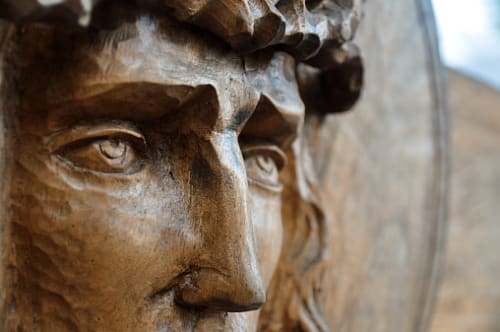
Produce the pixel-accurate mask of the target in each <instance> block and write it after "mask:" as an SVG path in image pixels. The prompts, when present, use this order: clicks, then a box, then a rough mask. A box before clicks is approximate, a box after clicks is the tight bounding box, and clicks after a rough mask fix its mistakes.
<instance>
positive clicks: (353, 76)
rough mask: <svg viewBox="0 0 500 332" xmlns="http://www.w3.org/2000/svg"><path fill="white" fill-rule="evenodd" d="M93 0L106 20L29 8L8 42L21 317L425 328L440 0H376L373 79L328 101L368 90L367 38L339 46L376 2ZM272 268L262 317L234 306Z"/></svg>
mask: <svg viewBox="0 0 500 332" xmlns="http://www.w3.org/2000/svg"><path fill="white" fill-rule="evenodd" d="M28 2H29V1H28ZM31 3H32V4H34V3H35V2H33V1H31ZM65 3H67V4H69V3H75V4H77V3H79V2H78V1H77V2H74V1H66V2H65ZM93 3H94V4H98V3H99V5H98V6H97V7H96V8H98V9H96V12H94V14H93V15H94V16H93V18H92V21H91V22H90V24H91V26H92V27H93V28H94V29H97V30H98V31H97V33H95V31H93V30H84V29H82V28H78V29H75V30H71V29H70V30H65V28H63V29H61V26H60V25H58V26H52V27H48V26H43V25H38V24H35V25H33V24H28V25H26V26H23V27H22V28H20V26H19V25H18V26H17V27H12V31H13V34H14V35H13V38H12V39H11V40H10V41H9V45H8V47H6V48H5V49H6V50H7V51H6V53H5V59H6V61H8V62H9V66H10V67H9V68H10V69H9V70H5V72H4V73H6V74H8V75H7V76H6V77H8V79H9V80H10V81H9V84H8V85H7V84H5V86H6V87H7V89H6V90H5V91H7V92H8V93H9V94H8V95H4V96H3V98H1V100H2V102H3V103H4V105H2V110H3V111H4V110H5V111H4V112H5V115H7V116H8V118H9V119H7V125H6V129H7V131H8V133H7V134H6V137H13V138H14V139H13V142H10V141H8V142H7V143H9V144H12V145H10V146H8V149H9V153H5V155H7V156H8V157H9V158H10V161H9V162H8V163H7V165H8V167H9V172H10V173H9V176H6V177H5V178H6V179H7V181H6V182H7V186H6V189H5V190H4V191H5V192H6V196H7V203H6V205H7V206H8V207H9V216H8V217H7V218H6V219H7V220H8V222H7V223H6V225H7V226H9V225H10V227H11V228H12V229H11V230H10V229H9V230H8V232H7V233H8V234H12V238H11V239H8V241H11V242H10V244H9V248H14V250H13V251H12V252H9V255H8V258H9V268H10V269H9V276H8V278H6V279H8V281H9V285H10V291H11V294H10V296H9V297H8V301H7V303H8V304H7V305H8V306H9V307H8V308H4V311H5V313H6V314H5V316H4V318H3V319H4V321H5V322H4V323H6V325H4V326H8V328H7V330H9V331H10V330H13V331H14V330H23V329H24V330H27V331H34V330H41V331H51V332H52V331H66V330H71V329H73V330H82V331H86V330H95V331H120V332H121V331H137V330H145V331H164V330H168V331H203V332H204V331H252V330H255V329H256V328H257V329H258V330H261V331H270V332H272V331H312V332H318V331H320V332H323V331H335V332H337V331H341V332H348V331H353V332H365V331H367V332H368V331H369V332H423V331H425V330H426V327H427V322H428V318H429V313H430V312H431V309H432V307H433V299H434V293H435V292H434V290H435V285H436V280H437V276H438V274H439V273H438V272H439V268H438V267H439V262H440V260H439V257H440V253H441V244H442V243H443V241H442V240H443V234H444V220H445V219H444V211H445V208H444V207H445V206H444V205H445V204H444V201H445V196H446V190H445V189H444V188H445V184H446V176H445V173H446V148H447V147H446V145H445V143H446V135H447V130H446V124H447V120H446V118H445V117H444V108H443V103H442V100H443V95H442V94H441V92H442V91H441V85H440V76H439V75H440V74H439V63H438V61H437V58H436V54H435V51H436V48H435V46H436V44H435V39H434V38H435V35H434V31H433V28H432V25H429V22H430V20H431V19H432V17H431V16H430V14H429V12H428V10H429V1H428V0H402V1H397V2H390V3H389V2H386V1H383V0H371V1H369V2H367V3H366V11H365V13H366V21H365V22H364V23H363V26H362V28H361V31H360V35H359V37H358V38H357V43H358V45H359V46H360V49H361V50H362V52H363V54H364V59H365V60H364V61H365V62H364V63H365V67H366V73H365V77H366V80H365V81H366V85H365V91H364V95H363V98H362V100H361V102H360V103H359V104H358V105H357V106H356V107H355V109H354V110H353V111H352V112H350V113H348V114H346V115H335V116H334V115H331V116H327V118H324V116H325V114H326V113H328V112H329V111H330V112H336V111H345V110H347V109H348V108H349V107H350V106H351V104H352V102H353V101H354V100H355V99H356V98H357V96H358V92H359V88H360V84H359V83H360V73H361V69H360V65H361V62H360V61H359V58H358V57H357V55H358V51H359V50H358V48H357V47H355V46H354V45H352V44H349V43H346V44H345V45H343V47H342V48H338V49H335V48H336V47H337V46H338V45H339V43H343V42H345V41H348V40H349V39H350V37H351V36H352V33H353V30H354V28H355V26H356V25H357V23H358V20H359V18H360V17H359V16H358V15H359V11H358V10H357V8H358V7H359V5H360V4H361V1H345V0H334V1H300V0H296V1H257V0H255V1H245V0H239V1H236V0H235V1H228V2H221V1H205V2H198V1H192V2H189V4H192V5H193V6H185V5H186V3H187V2H184V1H171V2H163V1H145V2H142V1H139V2H138V3H147V4H154V3H156V4H157V5H160V7H155V8H163V7H162V5H165V4H168V6H166V7H165V8H166V9H173V10H174V12H169V13H170V14H168V15H166V16H165V17H164V15H163V14H164V12H155V13H154V14H152V12H148V11H151V10H152V8H151V7H150V6H149V5H148V6H147V7H144V8H137V7H134V6H132V7H129V6H128V5H127V4H129V2H117V1H115V2H114V1H102V2H100V1H93ZM2 4H3V5H4V6H8V7H4V8H8V10H9V12H8V13H7V15H6V17H7V18H8V19H11V20H12V21H15V22H17V24H21V23H20V22H24V23H26V22H30V21H32V20H36V21H39V20H41V21H44V22H50V21H51V20H53V19H54V18H55V16H51V15H48V16H46V14H47V12H45V11H42V12H39V10H40V9H42V7H36V6H35V7H33V8H32V9H33V10H34V12H31V11H30V10H27V11H25V10H20V9H23V8H25V9H29V7H23V6H20V7H19V8H18V7H17V6H16V4H19V3H17V2H13V1H7V0H0V5H2ZM194 4H196V5H197V6H194ZM247 4H248V6H247ZM263 4H265V5H266V6H264V7H262V8H261V7H259V6H260V5H263ZM101 5H102V6H101ZM108 5H109V6H108ZM114 5H116V6H117V7H116V8H118V9H120V10H123V12H121V11H115V10H114V9H115V7H113V6H114ZM214 6H215V7H214ZM0 8H1V7H0ZM64 8H65V7H62V8H59V9H61V10H63V11H61V12H58V14H57V13H52V14H54V15H56V14H57V15H62V16H61V17H59V19H62V21H60V22H59V23H64V22H65V24H68V21H67V20H68V19H69V21H70V23H71V22H73V23H75V22H74V21H75V18H76V16H74V15H69V16H68V12H67V11H64ZM70 8H73V7H70ZM165 8H163V9H165ZM359 8H361V7H359ZM139 9H141V10H143V9H144V10H146V12H147V13H148V15H146V16H142V15H141V14H140V13H142V11H141V10H139ZM195 9H196V10H195ZM244 9H245V10H246V9H248V10H250V9H251V10H250V12H249V13H246V12H245V10H244ZM5 12H7V11H4V12H3V14H2V15H5ZM9 13H10V14H9ZM37 13H38V14H40V16H39V15H38V14H37ZM69 13H71V12H69ZM110 13H112V14H113V15H110V16H106V15H109V14H110ZM162 13H163V14H162ZM172 13H174V14H175V15H174V16H175V18H172V17H170V16H169V15H171V14H172ZM219 13H220V15H218V14H219ZM313 13H314V14H315V15H313V16H314V17H313V16H311V15H312V14H313ZM247 14H249V15H247ZM250 14H251V15H250ZM316 14H317V15H319V16H316ZM57 15H56V16H57ZM253 15H256V16H255V17H254V16H253ZM325 15H326V16H325ZM115 16H116V17H115ZM157 16H158V17H157ZM323 16H325V17H324V19H325V20H326V21H317V19H320V18H321V17H323ZM113 17H114V19H115V20H116V22H114V21H113V19H112V18H113ZM306 17H307V18H309V19H312V18H315V22H317V23H318V25H314V24H309V25H302V24H301V23H302V22H303V19H305V18H306ZM221 18H223V19H224V20H221ZM273 18H274V19H273ZM276 18H277V19H278V20H276ZM179 20H180V21H183V22H185V23H187V24H191V25H195V26H196V28H193V27H188V26H187V25H184V24H178V21H179ZM92 22H93V23H92ZM221 22H222V24H221ZM242 22H243V23H244V24H242V25H240V23H242ZM266 22H268V23H266ZM273 22H275V23H276V24H277V25H276V26H275V27H274V30H273V29H270V30H269V29H268V27H272V24H271V23H273ZM308 22H309V21H308ZM113 23H115V25H113ZM226 23H227V24H226ZM285 23H286V24H285ZM5 24H6V23H4V25H5ZM9 24H12V23H9ZM92 24H93V25H92ZM260 24H263V25H262V26H260ZM269 24H271V25H269ZM283 24H285V25H286V29H285V30H283V29H284V28H285V26H284V25H283ZM296 27H299V28H301V27H302V28H307V29H311V30H305V31H302V30H301V31H295V30H294V28H296ZM198 28H202V29H206V30H209V31H210V32H212V33H213V34H215V35H216V36H218V37H219V38H220V39H223V40H224V41H226V42H227V43H228V44H229V45H231V46H232V47H233V49H229V48H227V47H224V46H223V45H222V44H221V43H219V41H217V40H215V38H212V37H210V36H209V35H208V34H204V33H200V32H199V30H198ZM227 28H230V29H227ZM232 28H238V29H239V28H243V30H242V31H239V30H237V31H235V30H234V29H232ZM247 28H248V29H247ZM271 32H274V33H275V34H273V33H271ZM289 32H292V34H291V35H289V34H288V33H289ZM268 33H271V34H270V35H268ZM233 37H234V38H233ZM268 38H270V39H268ZM297 38H298V39H297ZM318 38H319V39H318ZM323 39H325V40H323ZM326 40H328V41H329V42H326ZM323 42H324V43H323ZM272 45H274V46H279V47H281V48H282V49H284V50H285V51H287V52H288V53H289V54H287V53H282V52H279V51H278V52H274V51H276V49H275V48H270V49H267V51H268V52H271V53H269V54H268V53H266V52H265V51H264V52H261V53H252V54H250V55H247V56H245V57H244V58H243V57H242V56H241V52H244V53H245V52H249V51H254V50H257V49H265V48H267V47H270V46H272ZM344 46H345V47H344ZM319 47H323V48H322V49H321V51H320V53H319V54H318V56H317V57H314V58H310V59H308V60H307V65H309V66H313V67H315V68H312V67H307V66H306V65H303V64H301V66H302V65H303V66H302V67H300V68H299V70H298V71H297V72H295V70H294V69H296V68H295V63H296V62H295V61H302V60H303V59H305V58H306V57H307V56H309V55H312V54H315V51H316V50H318V48H319ZM331 47H333V49H331ZM68 50H71V52H69V51H68ZM2 58H3V57H2ZM342 68H346V69H345V70H342ZM295 73H297V74H298V75H297V76H295ZM10 83H12V84H10ZM14 83H15V84H14ZM337 84H339V85H337ZM316 89H317V90H316ZM315 90H316V91H315ZM299 91H300V92H301V93H302V95H299ZM2 92H4V90H3V89H2ZM329 94H331V95H336V96H337V95H338V96H339V99H344V98H345V100H341V101H340V102H339V105H335V102H336V100H335V98H331V95H329ZM316 96H319V97H321V99H320V100H328V101H329V102H332V103H331V104H328V106H330V110H328V109H326V108H325V107H324V106H325V105H322V107H321V108H320V109H316V108H315V107H317V106H318V105H315V104H314V101H315V100H314V98H313V97H316ZM300 97H302V98H303V100H304V104H303V103H302V101H301V100H300ZM309 97H311V98H309ZM316 102H317V100H316ZM145 105H147V106H145ZM304 105H305V107H303V106H304ZM116 110H119V112H113V111H116ZM314 111H317V112H316V113H315V112H314ZM115 113H116V114H115ZM146 113H147V114H148V115H149V118H148V119H144V117H145V116H146ZM302 119H305V126H304V128H302V126H301V125H302V123H303V122H302V121H301V120H302ZM9 121H12V122H9ZM13 123H15V126H14V125H13ZM240 127H241V128H240ZM295 134H297V136H298V140H297V141H296V142H295V143H293V145H292V146H289V145H288V143H290V142H291V138H292V137H293V136H295ZM238 135H239V137H238ZM58 138H60V139H58ZM264 143H265V144H264ZM281 149H283V151H281ZM285 153H286V154H287V155H288V159H289V163H288V164H287V166H285V167H284V169H283V172H282V175H281V176H280V178H281V182H282V184H283V186H284V191H283V195H282V197H283V198H282V199H280V195H279V188H281V184H280V178H279V177H278V170H279V169H280V168H281V167H283V165H284V164H285V162H284V161H285V159H286V158H285V156H284V154H285ZM9 154H12V155H9ZM117 160H118V161H120V160H121V162H119V163H118V162H117ZM110 174H111V175H110ZM131 188H133V190H132V189H131ZM61 202H64V203H65V204H62V203H61ZM281 203H282V205H283V209H282V208H281ZM26 207H29V208H26ZM281 217H282V218H281ZM138 220H139V221H140V222H137V221H138ZM54 230H56V231H54ZM253 236H254V237H255V239H254V238H252V237H253ZM68 239H71V241H69V240H68ZM254 240H255V241H254ZM281 240H283V241H281ZM254 242H255V245H254ZM282 243H283V245H282ZM326 249H328V250H326ZM75 253H77V254H78V259H74V257H77V256H75V255H76V254H75ZM124 257H126V259H124ZM325 258H326V260H325ZM59 271H61V272H59ZM264 288H267V295H268V296H267V301H266V303H265V305H264V306H263V309H262V311H261V313H260V319H259V320H257V318H258V317H257V315H258V313H257V312H250V313H233V312H234V311H250V310H253V309H257V308H259V307H260V306H261V305H262V304H263V302H264V296H263V295H264ZM203 309H208V310H203ZM257 324H258V325H257Z"/></svg>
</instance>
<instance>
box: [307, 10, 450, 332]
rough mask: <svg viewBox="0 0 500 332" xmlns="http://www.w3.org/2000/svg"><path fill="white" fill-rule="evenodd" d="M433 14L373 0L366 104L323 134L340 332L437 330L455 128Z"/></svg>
mask: <svg viewBox="0 0 500 332" xmlns="http://www.w3.org/2000/svg"><path fill="white" fill-rule="evenodd" d="M427 5H428V3H426V2H420V3H419V2H418V1H414V0H398V1H384V0H371V1H368V2H367V3H366V7H365V12H366V16H365V17H364V19H363V22H362V24H361V26H360V30H359V31H358V37H357V38H356V42H357V43H358V45H359V46H360V48H361V49H362V50H363V58H364V64H365V70H366V71H365V86H364V91H363V95H362V98H361V101H360V103H359V104H358V105H357V106H356V107H355V108H354V109H353V110H352V112H350V113H346V114H345V115H335V116H329V117H328V118H327V119H326V120H325V122H324V123H322V124H316V125H313V128H314V130H312V132H314V134H311V138H312V139H311V140H312V141H314V142H316V147H315V149H313V151H316V153H315V158H316V159H315V160H316V161H317V162H318V165H319V174H320V179H319V183H320V184H321V188H322V193H323V196H324V197H323V199H324V205H325V211H326V215H327V219H328V221H329V226H330V230H329V231H330V253H329V254H330V263H329V264H328V274H327V275H328V276H327V278H326V279H327V280H329V281H328V285H329V287H328V288H327V289H325V291H326V294H328V296H327V300H326V302H327V306H326V313H325V316H326V317H328V318H329V323H330V326H331V330H332V331H336V332H420V331H425V330H426V329H427V327H428V321H429V316H430V315H429V313H430V312H431V311H432V307H433V295H432V293H433V292H434V289H435V284H436V281H437V279H438V275H439V271H438V270H439V269H436V268H435V267H436V266H439V264H440V255H441V253H442V247H441V246H442V243H443V235H444V228H445V222H444V213H445V204H444V203H443V200H442V199H443V198H444V197H445V196H446V193H445V190H444V189H443V188H444V187H445V183H446V176H443V174H444V173H446V167H447V166H446V164H447V163H446V137H447V129H446V127H447V120H446V115H445V111H444V108H443V98H444V97H443V95H442V91H441V90H439V89H441V86H440V85H439V84H440V82H439V77H437V79H436V76H435V75H439V74H440V73H439V72H437V73H436V72H435V71H434V70H435V67H433V66H432V64H433V63H434V64H435V63H436V62H435V60H436V58H435V57H434V55H433V54H432V52H433V51H435V48H432V47H433V45H434V46H435V44H433V43H434V42H435V40H434V39H433V36H432V27H431V28H430V29H429V27H428V26H427V25H426V22H428V20H430V19H431V18H432V17H431V16H428V15H429V14H428V12H427V10H428V7H426V6H427ZM421 6H423V7H421ZM421 10H424V12H425V13H427V14H425V13H423V12H421ZM419 12H420V14H419ZM433 61H434V62H433ZM315 126H317V127H319V128H320V129H317V128H316V127H315ZM318 138H319V139H318ZM443 149H444V150H443ZM433 266H434V268H433ZM429 294H431V295H430V296H429ZM448 331H453V330H448Z"/></svg>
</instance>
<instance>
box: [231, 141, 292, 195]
mask: <svg viewBox="0 0 500 332" xmlns="http://www.w3.org/2000/svg"><path fill="white" fill-rule="evenodd" d="M241 150H242V153H243V157H244V158H245V166H246V170H247V178H248V182H250V183H251V184H255V185H258V186H261V187H264V188H266V189H269V190H274V191H280V190H281V189H282V185H281V183H280V180H279V171H280V170H281V169H282V168H283V167H284V166H285V163H286V155H285V154H284V152H283V151H282V150H281V149H280V148H278V147H277V146H276V145H273V144H255V145H248V146H243V147H242V149H241Z"/></svg>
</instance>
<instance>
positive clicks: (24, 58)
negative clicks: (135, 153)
mask: <svg viewBox="0 0 500 332" xmlns="http://www.w3.org/2000/svg"><path fill="white" fill-rule="evenodd" d="M16 47H17V49H16V51H15V52H14V53H15V56H16V57H20V59H19V58H17V59H15V61H14V62H15V63H16V64H17V66H18V69H19V70H18V72H19V73H20V84H21V86H22V87H23V90H24V91H25V95H29V96H30V98H26V100H25V102H24V104H23V106H24V109H26V110H28V109H29V110H37V109H39V108H44V110H43V111H45V112H46V113H47V114H48V117H49V120H52V121H53V122H54V123H57V118H67V117H72V116H78V114H79V113H83V114H86V115H92V114H91V113H99V112H110V111H113V110H115V111H116V110H118V111H119V112H127V111H130V113H132V114H133V115H135V116H136V117H155V116H161V115H163V113H166V112H169V111H170V110H171V109H176V108H179V107H180V106H181V105H184V104H186V103H188V102H190V101H193V100H197V102H198V103H199V105H196V108H197V109H199V110H200V112H201V111H206V112H212V113H214V114H213V117H214V118H215V119H216V120H215V122H216V126H217V127H218V129H223V128H225V127H227V126H229V125H230V124H231V123H233V122H234V121H235V118H240V120H241V118H245V117H249V116H250V115H251V114H252V112H253V111H254V110H255V109H256V108H258V105H259V103H261V102H262V100H263V99H266V100H267V101H268V103H267V104H271V105H273V108H274V111H275V112H277V113H279V115H280V117H281V118H282V119H283V121H285V122H286V124H287V126H288V127H289V128H290V127H294V128H296V127H297V125H298V124H299V123H300V121H301V119H302V117H303V113H304V106H303V104H302V101H301V99H300V96H299V92H298V88H297V84H296V81H295V76H294V72H293V71H294V68H295V66H294V62H293V60H292V59H291V57H287V56H286V55H285V54H279V55H278V56H276V55H270V54H266V55H265V56H262V55H253V56H248V57H242V56H239V55H238V54H236V53H234V52H233V51H232V50H231V49H230V48H229V47H228V46H226V45H225V44H223V43H221V42H220V41H218V40H217V39H216V38H213V37H211V36H208V35H200V34H199V33H198V32H193V31H192V30H191V29H190V28H183V27H179V24H178V23H175V24H173V23H172V22H171V21H169V20H168V19H166V18H162V19H154V18H150V17H139V18H137V19H136V20H135V21H133V22H129V23H124V24H121V25H120V26H119V28H117V29H115V30H109V31H103V30H101V31H92V30H83V29H78V30H72V31H69V30H67V29H66V30H64V29H60V28H54V27H49V26H43V25H32V26H29V27H27V28H25V29H24V30H23V31H22V33H19V34H18V36H17V41H16ZM93 105H100V107H90V106H93ZM125 106H126V107H125ZM38 111H40V110H38ZM45 112H44V113H45ZM97 115H99V114H97Z"/></svg>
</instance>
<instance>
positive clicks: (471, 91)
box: [432, 71, 500, 332]
mask: <svg viewBox="0 0 500 332" xmlns="http://www.w3.org/2000/svg"><path fill="white" fill-rule="evenodd" d="M449 90H450V92H449V94H450V109H451V110H452V114H453V131H452V133H453V134H452V138H453V140H452V142H453V164H452V171H451V185H452V186H451V205H450V230H449V236H448V253H447V259H446V270H445V274H444V280H443V285H442V288H441V292H440V295H439V301H438V306H437V311H436V314H435V319H434V322H433V328H432V332H448V331H454V332H498V331H500V283H499V276H500V255H499V252H500V242H499V240H500V224H499V221H500V207H499V198H500V92H499V91H497V90H494V89H492V88H490V87H488V86H486V85H484V84H482V83H479V82H477V81H475V80H473V79H471V78H468V77H466V76H464V75H462V74H459V73H457V72H454V71H450V72H449Z"/></svg>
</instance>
